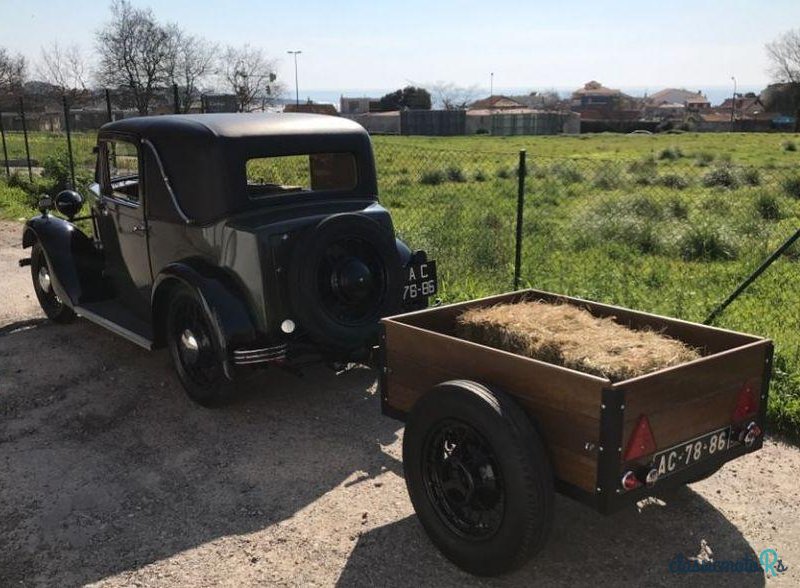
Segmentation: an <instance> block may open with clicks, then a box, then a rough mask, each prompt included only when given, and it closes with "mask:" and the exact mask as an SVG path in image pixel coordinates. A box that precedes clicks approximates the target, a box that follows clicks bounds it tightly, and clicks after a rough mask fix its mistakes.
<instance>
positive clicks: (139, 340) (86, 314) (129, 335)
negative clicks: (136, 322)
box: [73, 306, 153, 351]
mask: <svg viewBox="0 0 800 588" xmlns="http://www.w3.org/2000/svg"><path fill="white" fill-rule="evenodd" d="M73 310H75V312H76V313H77V314H78V315H79V316H82V317H83V318H85V319H86V320H89V321H91V322H93V323H94V324H96V325H99V326H101V327H103V328H104V329H108V330H109V331H111V332H112V333H116V334H117V335H120V336H122V337H125V338H126V339H127V340H128V341H130V342H131V343H135V344H136V345H138V346H140V347H144V348H145V349H147V350H148V351H152V350H153V342H152V341H150V340H149V339H148V338H147V337H142V336H141V335H139V334H138V333H134V332H133V331H130V330H128V329H126V328H125V327H121V326H120V325H118V324H117V323H114V322H111V321H110V320H108V319H107V318H105V317H102V316H100V315H99V314H96V313H94V312H92V311H91V310H86V309H85V308H83V307H82V306H76V307H75V308H74V309H73Z"/></svg>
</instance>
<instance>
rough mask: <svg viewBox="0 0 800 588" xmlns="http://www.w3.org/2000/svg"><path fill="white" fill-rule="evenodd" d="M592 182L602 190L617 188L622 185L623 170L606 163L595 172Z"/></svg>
mask: <svg viewBox="0 0 800 588" xmlns="http://www.w3.org/2000/svg"><path fill="white" fill-rule="evenodd" d="M592 183H593V184H594V186H595V188H600V189H601V190H616V189H617V188H619V187H620V186H621V185H622V171H621V170H619V169H616V168H614V167H609V166H607V165H604V166H603V167H601V168H600V169H598V170H597V172H595V174H594V181H593V182H592Z"/></svg>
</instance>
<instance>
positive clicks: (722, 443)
mask: <svg viewBox="0 0 800 588" xmlns="http://www.w3.org/2000/svg"><path fill="white" fill-rule="evenodd" d="M730 437H731V428H730V427H725V428H724V429H718V430H716V431H713V432H712V433H706V434H705V435H703V436H702V437H697V438H695V439H692V440H691V441H684V442H683V443H680V444H678V445H676V446H675V447H671V448H670V449H667V450H666V451H662V452H661V453H658V454H656V457H655V459H654V460H653V467H654V468H655V469H656V470H658V477H659V478H663V477H664V476H669V475H670V474H674V473H675V472H679V471H681V470H685V469H686V468H688V467H691V466H693V465H694V464H696V463H699V462H701V461H703V460H704V459H706V458H709V457H711V456H712V455H717V454H718V453H720V452H721V451H727V449H728V445H729V443H730Z"/></svg>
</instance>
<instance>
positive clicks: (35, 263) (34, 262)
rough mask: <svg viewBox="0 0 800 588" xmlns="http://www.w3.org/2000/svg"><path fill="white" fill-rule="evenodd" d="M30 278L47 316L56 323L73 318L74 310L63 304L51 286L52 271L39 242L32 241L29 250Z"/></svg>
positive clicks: (67, 321)
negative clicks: (31, 246)
mask: <svg viewBox="0 0 800 588" xmlns="http://www.w3.org/2000/svg"><path fill="white" fill-rule="evenodd" d="M31 278H32V279H33V291H34V292H36V298H37V299H38V300H39V305H40V306H41V307H42V310H43V311H44V313H45V314H46V315H47V318H49V319H50V320H51V321H53V322H56V323H71V322H72V321H74V320H75V311H73V310H72V309H71V308H70V307H69V306H67V305H66V304H64V302H63V301H62V300H61V299H60V298H59V297H58V295H57V294H56V292H55V290H54V288H53V275H52V271H51V270H50V265H49V264H48V263H47V257H46V256H45V254H44V250H43V249H42V246H41V244H40V243H34V245H33V249H32V250H31Z"/></svg>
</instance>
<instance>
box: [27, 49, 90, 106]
mask: <svg viewBox="0 0 800 588" xmlns="http://www.w3.org/2000/svg"><path fill="white" fill-rule="evenodd" d="M38 71H39V75H40V76H41V77H42V79H43V80H44V81H46V82H48V83H50V84H52V85H54V86H56V87H57V88H58V90H59V91H60V92H61V94H62V95H64V96H68V97H69V98H71V99H75V98H77V97H79V96H81V95H83V94H85V93H86V81H87V76H86V60H85V59H84V55H83V52H82V51H81V48H80V47H79V46H78V45H70V46H68V47H62V46H60V45H59V44H58V43H57V42H54V43H53V44H52V45H51V46H50V47H48V48H45V47H42V61H41V63H40V64H39V68H38Z"/></svg>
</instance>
